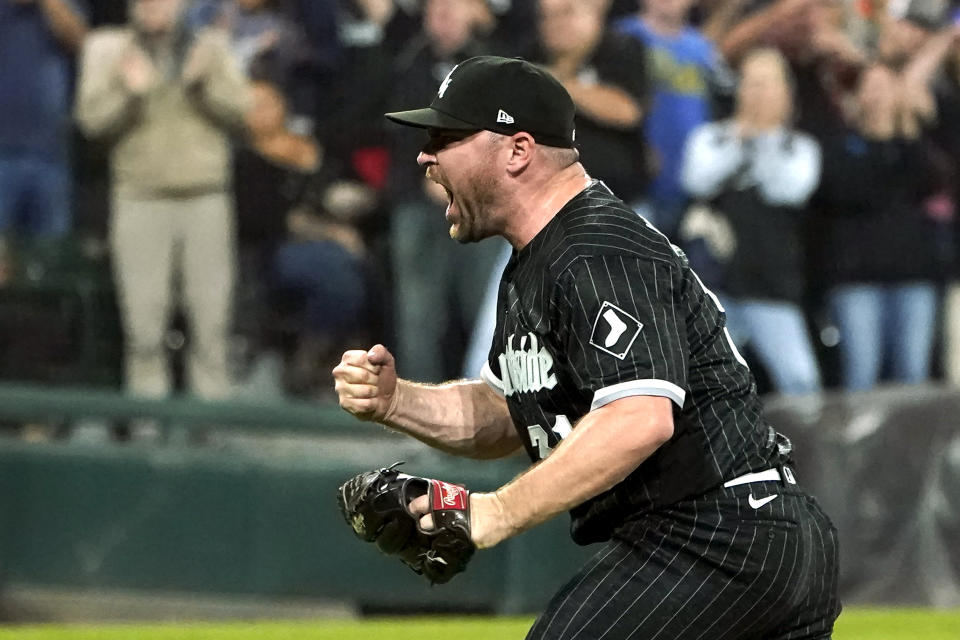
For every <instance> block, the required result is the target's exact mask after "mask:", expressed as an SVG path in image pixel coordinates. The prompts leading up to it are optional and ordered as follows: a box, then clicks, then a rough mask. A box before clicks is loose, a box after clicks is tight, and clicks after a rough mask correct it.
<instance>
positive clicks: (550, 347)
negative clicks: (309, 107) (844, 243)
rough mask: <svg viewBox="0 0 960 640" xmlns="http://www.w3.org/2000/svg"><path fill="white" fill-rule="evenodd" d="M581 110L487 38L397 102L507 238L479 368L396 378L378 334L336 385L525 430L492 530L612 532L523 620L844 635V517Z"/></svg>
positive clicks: (447, 428) (464, 444) (495, 231)
mask: <svg viewBox="0 0 960 640" xmlns="http://www.w3.org/2000/svg"><path fill="white" fill-rule="evenodd" d="M573 114H574V105H573V102H572V100H571V99H570V97H569V94H567V92H566V91H565V90H564V89H563V87H562V86H561V85H560V84H559V83H558V82H557V81H556V80H555V79H553V78H552V77H551V76H550V75H548V74H547V73H545V72H544V71H542V70H541V69H539V68H537V67H535V66H533V65H531V64H529V63H527V62H524V61H522V60H516V59H513V60H510V59H505V58H497V57H488V56H484V57H478V58H472V59H470V60H467V61H465V62H463V63H461V64H460V65H458V66H457V67H456V68H455V69H454V70H453V71H452V72H451V73H450V74H449V75H448V76H447V77H446V78H445V79H444V81H443V83H442V84H441V85H440V89H439V91H438V93H437V96H436V97H435V98H434V100H433V102H432V103H431V106H430V107H429V108H426V109H420V110H415V111H408V112H402V113H392V114H387V115H388V117H389V118H390V119H392V120H394V121H397V122H400V123H403V124H408V125H412V126H419V127H423V128H426V129H427V131H428V134H429V142H428V143H427V145H426V146H425V147H424V149H423V151H422V152H421V153H420V155H419V157H418V161H419V163H420V165H421V166H423V167H425V170H426V175H427V177H428V178H429V179H431V180H433V181H435V182H437V183H438V184H440V185H442V186H443V188H444V190H445V191H446V193H447V195H448V197H449V205H448V207H447V211H446V219H447V222H448V223H449V225H450V227H449V232H450V235H451V236H452V237H453V238H454V239H456V240H458V241H459V242H463V243H466V242H475V241H478V240H482V239H484V238H487V237H490V236H493V235H500V236H503V237H504V238H506V239H507V240H508V241H509V242H510V243H511V244H512V245H513V247H514V253H513V256H512V257H511V260H510V262H509V264H508V265H507V267H506V269H505V271H504V274H503V278H502V282H501V286H500V297H499V303H498V311H499V319H498V324H497V330H496V332H495V337H494V341H493V345H492V347H491V350H490V357H489V359H488V361H487V363H486V366H484V367H483V372H482V375H481V377H482V380H465V381H457V382H449V383H446V384H441V385H422V384H417V383H414V382H410V381H407V380H402V379H398V377H397V373H396V365H395V362H394V359H393V356H392V355H391V354H390V353H389V351H388V350H387V349H386V348H385V347H384V346H383V345H376V346H374V347H372V348H371V349H369V350H366V351H363V350H351V351H347V352H346V353H344V355H343V358H342V360H341V363H340V364H339V365H337V367H336V368H335V369H334V377H335V379H336V384H335V387H336V390H337V393H338V394H339V398H340V405H341V407H343V408H344V409H345V410H347V411H349V412H351V413H352V414H354V415H356V416H357V417H359V418H361V419H365V420H374V421H377V422H380V423H382V424H385V425H387V426H389V427H391V428H393V429H396V430H398V431H401V432H403V433H406V434H409V435H411V436H413V437H415V438H417V439H419V440H422V441H424V442H426V443H427V444H429V445H431V446H433V447H436V448H438V449H440V450H443V451H447V452H450V453H453V454H457V455H463V456H471V457H476V458H496V457H500V456H504V455H507V454H509V453H512V452H514V451H516V450H517V449H518V448H520V447H522V448H524V449H525V450H526V452H527V454H528V455H529V457H530V459H531V460H532V461H533V462H534V464H533V466H531V467H530V469H529V470H527V471H526V472H525V473H523V474H521V475H520V476H518V477H517V478H516V479H514V480H513V481H511V482H510V483H508V484H507V485H505V486H503V487H501V488H499V489H497V490H496V491H493V492H490V493H472V494H471V495H470V514H471V516H470V518H471V527H472V537H473V540H474V542H475V543H476V545H477V546H478V547H479V548H481V549H483V548H488V547H492V546H494V545H496V544H497V543H499V542H501V541H503V540H505V539H506V538H509V537H511V536H513V535H516V534H518V533H520V532H522V531H525V530H527V529H529V528H531V527H533V526H535V525H537V524H539V523H541V522H544V521H546V520H547V519H549V518H552V517H553V516H555V515H557V514H559V513H561V512H563V511H569V512H570V514H571V516H572V527H571V534H572V537H573V539H574V540H575V541H576V542H578V543H580V544H587V543H592V542H606V546H604V547H603V548H602V549H601V550H600V551H599V552H598V553H597V554H596V555H595V556H594V558H593V559H592V560H591V561H590V562H589V563H588V564H587V565H586V566H585V567H584V568H583V569H582V571H581V572H580V573H578V574H577V575H575V576H574V577H573V578H572V579H571V580H570V581H569V582H568V583H567V585H566V586H564V587H563V588H562V589H561V590H560V591H559V592H558V593H557V594H556V596H554V598H553V600H552V601H551V602H550V604H549V605H548V608H547V610H546V611H545V612H544V613H543V614H542V615H541V616H540V617H539V618H538V620H537V622H536V623H535V624H534V626H533V628H532V629H531V631H530V633H529V635H528V638H572V637H574V636H576V637H580V638H600V637H604V638H627V637H633V638H655V637H656V638H671V639H673V640H678V639H693V638H710V639H717V638H764V639H765V640H771V639H787V638H790V639H797V638H829V637H830V634H831V630H832V627H833V622H834V620H835V618H836V617H837V615H838V614H839V611H840V604H839V600H838V597H837V540H836V530H835V529H834V527H833V525H832V524H831V523H830V521H829V519H828V518H827V516H826V515H824V514H823V512H822V511H821V510H820V508H819V507H818V506H817V504H816V502H815V501H814V499H813V498H811V497H810V496H808V495H807V494H806V493H805V492H804V491H803V490H802V489H801V488H800V486H799V485H798V484H797V479H796V476H795V475H794V473H793V471H792V469H791V467H790V466H789V465H790V462H791V459H790V453H791V445H790V442H789V440H787V439H786V438H785V437H784V436H782V435H780V434H778V433H777V432H776V431H775V430H774V429H773V428H771V427H770V426H768V425H767V424H766V422H765V420H764V419H763V416H762V408H761V404H760V401H759V399H758V397H757V395H756V387H755V384H754V381H753V379H752V376H751V374H750V371H749V369H748V368H747V366H746V365H745V363H744V362H743V359H742V358H741V357H740V355H739V354H738V353H737V350H736V348H735V347H734V345H733V343H732V342H731V341H730V338H729V334H728V333H727V331H726V329H725V327H724V317H723V311H722V309H721V308H720V306H719V304H718V303H717V301H716V299H715V297H714V296H713V295H712V294H711V293H710V292H709V291H707V290H705V289H704V287H703V285H702V284H701V283H700V281H699V279H698V278H697V276H696V275H695V274H694V273H693V271H691V270H690V268H689V266H688V264H687V261H686V259H685V257H684V256H683V254H682V253H681V252H680V251H679V250H678V249H676V248H675V247H673V246H672V245H671V244H670V242H669V241H668V240H667V239H666V238H665V237H664V236H663V235H662V234H661V233H660V232H658V231H657V230H656V229H654V228H653V227H651V226H650V225H649V224H648V223H647V222H646V221H645V220H644V219H643V218H641V217H639V216H637V215H636V214H635V213H633V212H632V211H631V210H630V209H629V208H628V207H627V206H626V205H625V204H624V203H623V202H622V201H621V200H619V199H618V198H617V197H616V196H614V195H613V193H612V192H611V191H610V190H609V189H607V187H606V186H605V185H604V184H603V183H601V182H598V181H595V180H593V179H591V178H590V176H588V175H587V173H586V171H585V170H584V168H583V166H582V165H581V164H580V163H579V162H578V155H577V151H576V149H575V147H574V139H575V135H574V126H573ZM425 507H426V505H425V503H424V501H422V500H420V499H417V500H415V501H414V502H413V503H411V505H410V508H411V510H412V512H413V513H418V514H424V513H426V511H427V510H426V508H425ZM425 520H426V521H422V524H423V526H426V527H429V526H431V524H432V523H431V522H429V518H428V517H425Z"/></svg>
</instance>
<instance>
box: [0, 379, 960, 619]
mask: <svg viewBox="0 0 960 640" xmlns="http://www.w3.org/2000/svg"><path fill="white" fill-rule="evenodd" d="M957 415H960V397H958V395H957V394H956V392H953V391H948V390H943V389H936V388H913V389H892V390H883V391H878V392H875V393H870V394H858V395H852V396H847V395H843V396H841V395H837V396H823V397H818V398H807V399H799V400H797V399H794V400H789V401H788V400H776V401H771V402H770V403H769V404H768V416H769V418H770V420H771V422H772V423H773V424H774V425H776V426H777V428H778V429H781V430H782V431H784V432H786V433H787V434H788V435H790V436H791V437H792V438H793V440H794V442H795V444H796V447H797V455H796V457H797V465H796V466H797V474H798V477H799V478H800V481H801V483H802V484H805V485H807V486H808V487H810V488H811V489H812V490H813V491H814V492H815V493H816V494H817V496H818V498H819V500H820V501H821V502H822V503H823V504H824V506H825V507H826V508H827V510H828V512H829V513H831V515H832V516H833V518H834V520H835V521H836V523H837V525H838V528H839V530H840V536H841V553H842V573H843V577H842V588H843V591H844V597H845V599H846V600H847V601H848V602H851V603H882V604H920V605H937V606H958V605H960V544H958V543H957V541H958V540H960V428H958V426H957V419H956V416H957ZM142 418H151V419H154V420H156V421H158V423H159V424H161V425H162V428H163V429H164V430H165V431H166V432H168V435H169V438H167V440H166V441H165V442H162V443H136V442H134V443H128V444H118V443H113V442H99V443H98V442H91V441H89V440H83V439H81V441H77V439H64V440H53V441H49V442H41V443H32V442H24V441H22V440H19V439H16V438H13V437H5V438H0V487H2V490H0V573H2V577H3V580H5V581H7V582H8V583H11V584H17V585H28V586H30V585H32V586H50V587H62V588H79V589H105V590H109V589H132V590H142V591H145V592H157V591H170V592H176V593H180V594H182V593H197V594H227V595H230V594H237V595H256V596H266V597H276V598H283V597H297V598H308V599H309V598H317V599H330V600H339V601H343V602H346V603H349V604H351V605H357V606H360V607H364V608H367V609H376V610H380V611H384V610H389V611H402V610H404V609H408V608H417V609H419V608H422V607H423V606H424V605H426V604H429V606H430V607H431V608H434V609H436V610H444V609H446V610H476V611H496V612H514V613H517V612H532V611H536V610H537V609H539V608H540V607H542V605H543V604H544V603H545V602H546V600H547V599H548V598H549V596H550V595H551V594H552V593H553V592H554V591H555V590H556V588H557V587H559V586H560V585H561V584H562V582H563V581H564V580H565V579H566V578H567V577H569V576H570V575H571V574H572V573H573V572H574V571H575V570H576V569H577V568H578V567H579V566H580V565H581V564H582V563H583V562H584V561H585V560H586V559H587V558H588V554H589V553H590V551H591V549H583V548H579V547H577V546H575V545H574V544H573V543H572V542H571V541H570V540H569V537H568V535H567V526H568V520H567V518H566V517H565V516H564V517H559V518H557V519H555V520H554V521H553V522H550V523H548V524H547V525H544V526H541V527H539V528H537V529H535V530H534V531H531V532H528V533H526V534H524V535H522V536H519V537H517V538H515V539H513V540H510V541H508V542H506V543H504V544H502V545H500V546H499V547H497V548H495V549H493V550H486V551H481V552H479V553H478V555H477V557H476V559H475V561H474V562H473V563H472V565H471V567H470V569H469V570H468V571H467V572H466V573H465V574H464V575H462V576H458V577H457V578H456V579H455V580H454V581H453V582H451V583H450V584H448V585H444V586H437V587H432V588H431V587H429V586H427V585H426V584H425V583H424V581H423V580H422V579H421V578H419V577H418V576H415V575H414V574H412V573H411V572H410V571H409V570H408V569H406V568H405V567H403V566H402V565H401V564H400V563H399V562H398V561H396V560H394V559H389V558H385V557H384V556H381V555H380V554H379V553H377V551H376V550H375V549H374V548H373V547H372V546H371V545H366V544H363V543H361V542H360V541H358V540H357V539H355V538H354V537H353V535H352V533H351V531H350V530H349V529H348V528H347V526H346V525H345V524H344V523H343V522H342V521H341V519H340V516H339V514H338V513H337V511H336V502H335V490H336V487H337V486H338V485H339V484H340V482H342V481H343V480H344V479H345V478H347V477H349V476H351V475H353V474H355V473H357V472H359V471H362V470H365V469H367V468H371V467H374V466H380V465H388V464H390V463H392V462H394V461H396V460H398V459H403V460H406V461H407V469H408V470H409V471H411V472H413V473H418V474H424V475H431V476H434V477H440V478H444V479H448V480H452V481H457V482H462V483H464V484H466V485H467V486H469V487H471V488H474V489H476V490H489V489H493V488H495V487H497V486H499V485H501V484H503V483H504V482H506V481H508V480H509V479H510V478H512V477H513V476H514V475H515V474H516V473H518V472H519V471H520V470H522V469H523V468H524V467H525V465H526V463H525V461H524V460H522V459H520V458H515V459H508V460H504V461H498V462H474V461H462V460H458V459H454V458H451V457H448V456H443V455H441V454H437V453H434V452H432V451H429V450H428V449H426V448H425V447H424V446H423V445H421V444H419V443H416V442H414V441H411V440H409V439H405V438H401V437H399V436H396V435H392V434H389V433H387V432H385V431H384V430H383V429H381V428H380V427H376V426H372V425H369V424H364V423H360V422H357V421H355V420H353V419H352V418H350V417H349V416H347V415H346V414H344V413H343V412H341V411H340V410H339V409H337V408H336V407H318V406H315V405H310V404H295V403H294V404H286V403H282V404H262V403H243V402H232V403H205V402H200V401H196V400H169V401H152V400H135V399H130V398H126V397H124V396H121V395H118V394H114V393H110V392H103V391H96V390H88V389H59V390H51V389H42V388H33V387H23V386H7V387H0V421H3V422H5V423H7V424H22V423H24V422H34V423H44V424H54V425H59V426H60V427H61V428H63V429H64V430H65V431H68V432H69V431H70V430H71V429H74V428H77V427H79V426H81V425H84V424H86V425H87V427H89V425H90V423H91V421H93V423H94V424H105V425H110V424H114V423H116V422H118V421H127V420H130V419H142ZM177 434H179V436H178V435H177ZM197 442H200V443H202V444H197ZM191 443H194V444H191ZM678 472H682V470H678Z"/></svg>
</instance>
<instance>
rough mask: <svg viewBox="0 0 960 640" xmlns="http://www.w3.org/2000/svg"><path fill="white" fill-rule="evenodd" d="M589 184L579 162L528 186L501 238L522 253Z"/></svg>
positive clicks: (518, 198) (518, 195)
mask: <svg viewBox="0 0 960 640" xmlns="http://www.w3.org/2000/svg"><path fill="white" fill-rule="evenodd" d="M589 184H590V176H589V175H587V172H586V170H585V169H584V168H583V165H582V164H580V163H579V162H576V163H574V164H572V165H570V166H569V167H567V168H565V169H562V170H560V171H558V172H557V173H554V174H552V175H551V176H549V177H547V178H546V179H544V180H542V181H538V182H535V183H533V184H531V185H530V187H529V188H528V189H525V190H523V191H521V192H519V193H518V194H517V206H516V209H515V212H516V213H515V214H514V215H512V216H511V220H510V224H509V225H508V227H507V229H506V231H505V232H504V234H503V235H504V237H505V238H506V239H507V241H509V242H510V244H511V245H513V248H514V249H517V250H518V251H519V250H520V249H523V248H524V247H525V246H527V244H529V242H530V241H531V240H533V238H534V236H536V235H537V234H538V233H540V230H541V229H543V228H544V227H545V226H547V223H549V222H550V221H551V220H552V219H553V217H554V216H556V215H557V213H558V212H559V211H560V209H562V208H563V206H564V205H565V204H567V203H568V202H570V200H572V199H573V197H574V196H576V195H577V194H578V193H580V192H581V191H583V190H584V189H586V188H587V186H588V185H589Z"/></svg>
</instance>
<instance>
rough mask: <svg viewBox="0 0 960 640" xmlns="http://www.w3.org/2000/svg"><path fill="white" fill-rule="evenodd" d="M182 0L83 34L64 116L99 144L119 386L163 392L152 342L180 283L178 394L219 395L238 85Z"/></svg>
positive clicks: (224, 389) (221, 39) (135, 4)
mask: <svg viewBox="0 0 960 640" xmlns="http://www.w3.org/2000/svg"><path fill="white" fill-rule="evenodd" d="M184 4H185V3H184V0H131V3H130V23H129V24H128V25H126V26H123V27H109V28H102V29H97V30H95V31H93V32H92V33H91V34H90V36H89V37H88V38H87V40H86V42H85V43H84V47H83V53H82V57H81V66H80V79H79V86H78V96H77V106H76V117H77V120H78V122H79V124H80V127H81V129H82V130H83V131H84V133H85V134H86V135H87V136H88V137H90V138H98V139H103V140H105V141H108V142H109V143H110V144H111V155H110V167H111V174H112V192H111V206H112V211H111V218H110V244H111V250H112V253H113V262H114V277H115V279H116V282H117V289H118V295H119V301H120V309H121V315H122V320H123V327H124V332H125V336H126V362H125V364H126V383H127V388H128V390H129V391H130V392H132V393H135V394H138V395H147V396H164V395H168V394H169V392H170V389H171V377H170V373H169V367H168V366H167V363H166V361H165V351H164V336H165V334H166V330H167V326H168V322H169V319H170V311H171V308H172V306H173V303H174V301H175V299H176V298H175V292H176V291H177V290H178V289H177V288H176V287H175V286H174V285H175V284H178V283H179V284H180V285H181V286H180V287H179V290H180V292H181V293H182V295H181V298H182V300H181V302H182V304H183V308H184V312H185V315H186V317H187V320H188V323H189V328H190V334H191V342H190V344H191V347H190V352H189V353H188V358H187V374H188V380H189V385H190V389H191V391H192V392H194V393H196V394H197V395H200V396H203V397H207V398H219V397H223V396H225V395H227V394H228V393H229V391H230V380H229V375H228V369H227V341H228V329H229V323H230V318H231V311H232V309H231V307H232V297H233V287H234V279H235V220H234V211H233V206H232V202H231V198H230V134H231V132H232V130H234V129H237V130H239V128H240V127H242V125H243V117H244V113H245V110H246V106H247V86H246V81H245V79H244V77H243V75H242V73H241V71H240V69H239V66H238V65H237V64H236V61H235V60H233V59H232V58H231V53H230V49H229V45H228V41H227V37H226V35H225V34H222V33H220V32H217V31H213V30H207V31H201V32H198V33H196V34H193V33H191V32H189V31H188V30H187V28H186V26H185V25H184V23H183V21H182V13H183V9H184Z"/></svg>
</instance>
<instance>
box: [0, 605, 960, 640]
mask: <svg viewBox="0 0 960 640" xmlns="http://www.w3.org/2000/svg"><path fill="white" fill-rule="evenodd" d="M531 622H532V618H486V617H447V618H409V619H389V618H385V619H374V620H363V621H340V620H316V621H304V622H299V621H298V622H249V623H243V622H238V623H229V624H192V625H187V624H176V625H104V626H96V627H93V626H79V625H78V626H54V625H49V626H46V625H41V626H28V627H8V628H6V629H4V628H0V640H14V639H16V640H281V639H282V640H375V639H379V638H385V639H389V640H500V639H502V638H523V637H524V635H525V634H526V631H527V629H528V628H529V627H530V624H531ZM834 639H835V640H920V639H922V640H960V610H954V611H932V610H922V609H851V610H848V611H846V612H844V614H843V615H842V616H841V617H840V620H839V621H838V622H837V628H836V630H835V632H834Z"/></svg>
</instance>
